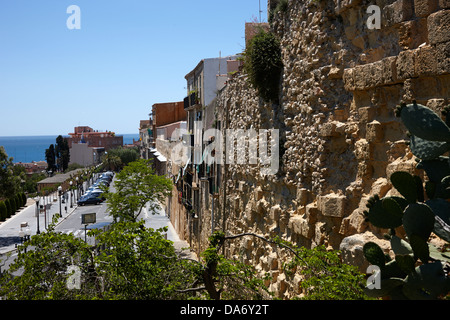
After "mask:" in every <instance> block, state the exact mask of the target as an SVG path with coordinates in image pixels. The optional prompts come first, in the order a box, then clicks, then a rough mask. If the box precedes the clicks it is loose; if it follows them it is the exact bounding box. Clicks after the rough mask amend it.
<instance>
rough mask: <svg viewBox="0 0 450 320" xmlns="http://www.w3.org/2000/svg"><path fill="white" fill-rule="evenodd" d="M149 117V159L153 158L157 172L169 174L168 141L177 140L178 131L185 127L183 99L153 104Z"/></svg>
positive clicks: (183, 129) (169, 152) (169, 149)
mask: <svg viewBox="0 0 450 320" xmlns="http://www.w3.org/2000/svg"><path fill="white" fill-rule="evenodd" d="M151 119H152V125H153V127H152V134H153V137H152V141H153V144H152V147H151V148H150V150H149V151H150V153H149V159H152V160H153V164H154V166H155V169H156V172H157V173H158V174H161V175H165V174H169V175H170V174H171V173H170V170H168V168H167V159H169V158H170V156H171V147H170V142H175V141H178V140H179V138H180V132H181V131H185V130H186V127H187V125H186V119H187V113H186V111H185V110H184V103H183V101H178V102H166V103H156V104H154V105H153V106H152V118H151ZM167 144H168V145H169V146H167ZM162 149H164V150H162ZM160 151H161V152H160ZM169 169H170V168H169Z"/></svg>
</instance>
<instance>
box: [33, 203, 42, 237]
mask: <svg viewBox="0 0 450 320" xmlns="http://www.w3.org/2000/svg"><path fill="white" fill-rule="evenodd" d="M34 201H36V219H37V229H36V234H40V233H41V231H39V196H37V197H36V198H34Z"/></svg>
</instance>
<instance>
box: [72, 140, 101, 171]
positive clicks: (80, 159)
mask: <svg viewBox="0 0 450 320" xmlns="http://www.w3.org/2000/svg"><path fill="white" fill-rule="evenodd" d="M104 154H105V148H103V147H89V145H88V144H87V143H84V142H79V143H73V144H72V148H71V149H70V163H77V164H79V165H82V166H83V167H90V166H93V165H97V164H99V163H100V162H101V158H102V156H103V155H104Z"/></svg>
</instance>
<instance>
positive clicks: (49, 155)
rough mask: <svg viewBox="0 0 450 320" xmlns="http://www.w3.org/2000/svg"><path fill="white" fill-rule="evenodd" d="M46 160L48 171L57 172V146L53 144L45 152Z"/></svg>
mask: <svg viewBox="0 0 450 320" xmlns="http://www.w3.org/2000/svg"><path fill="white" fill-rule="evenodd" d="M45 160H46V161H47V171H55V169H56V154H55V146H54V145H53V144H51V145H50V147H49V148H48V149H46V150H45Z"/></svg>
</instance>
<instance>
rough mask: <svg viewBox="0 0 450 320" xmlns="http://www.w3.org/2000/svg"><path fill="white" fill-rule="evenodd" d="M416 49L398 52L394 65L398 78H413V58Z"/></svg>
mask: <svg viewBox="0 0 450 320" xmlns="http://www.w3.org/2000/svg"><path fill="white" fill-rule="evenodd" d="M415 52H416V50H405V51H402V52H400V53H399V54H398V57H397V61H396V64H397V65H396V67H397V77H398V79H399V80H405V79H408V78H413V77H414V76H415V72H414V59H415Z"/></svg>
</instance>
